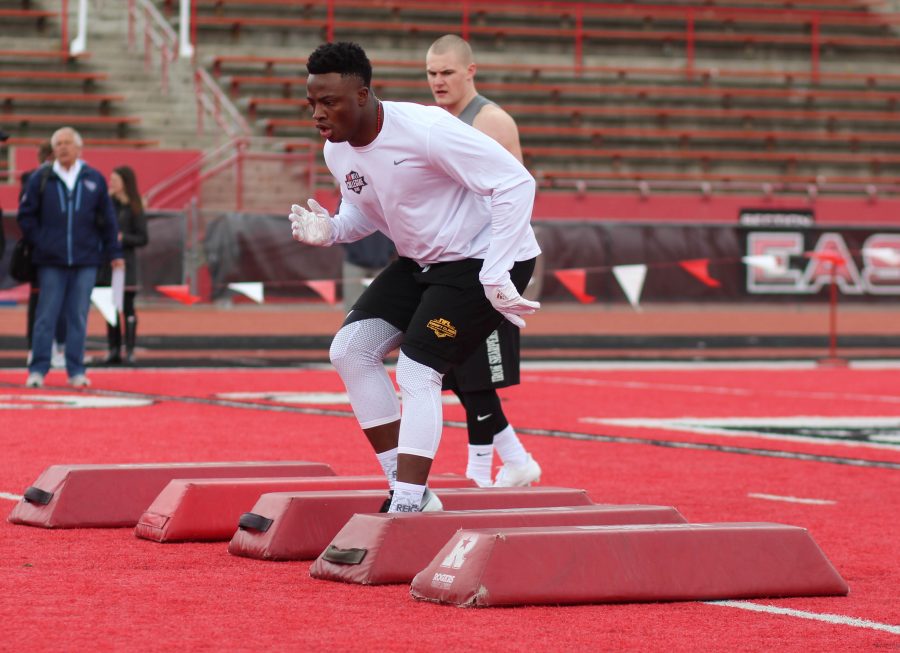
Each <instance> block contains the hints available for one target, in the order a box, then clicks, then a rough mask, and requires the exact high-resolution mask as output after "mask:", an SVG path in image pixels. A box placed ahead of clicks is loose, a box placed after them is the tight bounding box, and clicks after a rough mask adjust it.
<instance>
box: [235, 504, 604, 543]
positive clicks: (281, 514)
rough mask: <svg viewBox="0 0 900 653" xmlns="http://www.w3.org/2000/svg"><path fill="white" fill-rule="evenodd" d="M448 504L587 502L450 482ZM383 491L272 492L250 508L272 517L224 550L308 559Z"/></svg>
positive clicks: (371, 506)
mask: <svg viewBox="0 0 900 653" xmlns="http://www.w3.org/2000/svg"><path fill="white" fill-rule="evenodd" d="M436 494H437V495H438V497H439V498H440V499H441V501H442V502H443V504H444V508H445V509H447V510H479V509H482V510H483V509H491V508H537V507H544V506H584V505H590V504H592V501H591V500H590V498H589V497H588V495H587V493H586V492H585V491H584V490H573V489H570V488H554V487H534V488H473V489H469V488H455V489H446V490H441V491H440V492H437V493H436ZM385 496H386V495H385V493H384V492H377V491H372V490H356V491H346V492H273V493H272V494H264V495H262V496H261V497H260V498H259V501H258V502H257V503H256V505H255V506H253V510H252V512H253V513H254V514H256V515H260V516H261V517H264V518H267V519H271V520H272V525H271V526H270V527H269V528H268V530H266V531H265V532H261V531H258V530H252V529H249V530H245V529H239V530H238V532H237V533H235V534H234V537H233V538H232V539H231V543H230V544H229V545H228V551H229V552H230V553H233V554H234V555H240V556H246V557H248V558H260V559H264V560H312V559H314V558H317V557H318V556H319V554H320V553H322V551H324V550H325V548H326V547H327V546H328V544H329V542H331V540H332V539H334V536H335V535H337V534H338V532H339V531H340V530H341V528H343V526H344V524H346V523H347V521H348V520H349V519H350V518H351V517H352V516H353V515H354V514H356V513H367V512H368V513H373V512H378V509H379V508H380V507H381V504H382V503H383V502H384V499H385Z"/></svg>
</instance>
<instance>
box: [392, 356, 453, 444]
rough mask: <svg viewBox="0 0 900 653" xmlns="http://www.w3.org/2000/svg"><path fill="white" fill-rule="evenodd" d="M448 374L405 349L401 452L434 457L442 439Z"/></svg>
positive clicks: (400, 364)
mask: <svg viewBox="0 0 900 653" xmlns="http://www.w3.org/2000/svg"><path fill="white" fill-rule="evenodd" d="M443 378H444V375H443V374H441V373H440V372H437V371H435V370H433V369H431V368H430V367H428V366H427V365H422V364H421V363H417V362H416V361H414V360H413V359H411V358H409V357H407V356H406V354H404V353H403V352H402V351H401V352H400V358H399V359H398V360H397V385H399V386H400V395H401V397H402V398H403V419H402V420H400V443H399V447H398V450H397V451H398V453H404V454H412V455H414V456H423V457H425V458H431V459H432V460H433V459H434V455H435V453H437V449H438V444H440V442H441V429H442V426H443V405H442V404H441V381H442V380H443Z"/></svg>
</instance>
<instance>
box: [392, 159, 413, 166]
mask: <svg viewBox="0 0 900 653" xmlns="http://www.w3.org/2000/svg"><path fill="white" fill-rule="evenodd" d="M404 161H409V157H407V158H405V159H400V160H399V161H398V160H397V159H394V165H395V166H398V165H400V164H401V163H403V162H404Z"/></svg>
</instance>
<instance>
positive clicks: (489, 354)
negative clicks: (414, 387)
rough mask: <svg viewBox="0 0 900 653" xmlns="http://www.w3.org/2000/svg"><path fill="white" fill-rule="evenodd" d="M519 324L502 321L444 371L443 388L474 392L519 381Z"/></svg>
mask: <svg viewBox="0 0 900 653" xmlns="http://www.w3.org/2000/svg"><path fill="white" fill-rule="evenodd" d="M519 341H520V337H519V327H517V326H516V325H515V324H513V323H512V322H510V321H509V320H503V321H502V322H501V323H500V326H498V327H497V328H496V329H495V330H494V331H493V332H491V334H490V335H489V336H488V337H487V340H485V341H484V342H483V343H481V345H479V346H478V348H477V349H476V350H475V351H474V352H473V353H472V355H471V356H469V357H468V358H467V359H466V360H465V361H463V362H462V363H460V364H459V365H457V366H456V367H453V368H451V369H449V370H447V373H446V374H445V375H444V390H458V391H460V392H475V391H479V390H492V389H494V388H505V387H506V386H510V385H518V383H519Z"/></svg>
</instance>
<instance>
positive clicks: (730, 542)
mask: <svg viewBox="0 0 900 653" xmlns="http://www.w3.org/2000/svg"><path fill="white" fill-rule="evenodd" d="M410 591H411V594H412V595H413V597H415V598H417V599H420V600H427V601H435V602H439V603H448V604H451V605H458V606H511V605H541V604H544V605H546V604H572V603H624V602H633V601H695V600H717V599H751V598H763V597H771V598H776V597H788V596H829V595H843V594H847V592H848V591H849V590H848V587H847V584H846V583H845V582H844V579H843V578H841V576H840V575H839V574H838V573H837V571H835V569H834V567H832V566H831V563H830V562H829V561H828V560H827V559H826V558H825V555H824V554H823V553H822V551H821V550H820V549H819V547H818V545H816V543H815V542H814V541H813V539H812V537H810V535H809V533H808V532H807V531H806V529H803V528H799V527H796V526H786V525H783V524H767V523H732V524H665V525H664V524H655V525H643V526H580V527H558V528H509V529H490V530H489V529H482V530H463V531H459V532H458V533H456V534H455V535H454V536H453V537H451V538H450V540H449V541H448V542H447V544H446V545H445V546H444V547H443V548H442V549H441V550H440V551H439V552H438V554H437V555H436V556H435V557H434V559H433V560H432V561H431V563H430V564H429V565H428V566H427V567H425V568H424V569H423V570H422V571H421V572H419V573H418V574H417V575H416V577H415V578H414V579H413V582H412V586H411V589H410Z"/></svg>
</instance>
